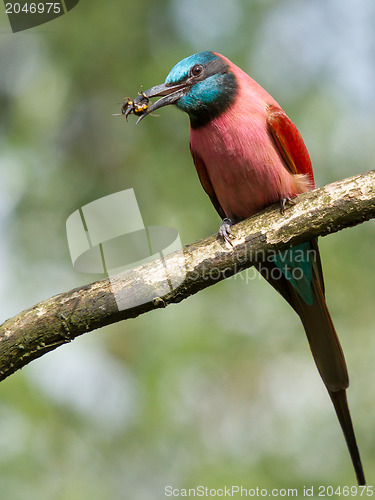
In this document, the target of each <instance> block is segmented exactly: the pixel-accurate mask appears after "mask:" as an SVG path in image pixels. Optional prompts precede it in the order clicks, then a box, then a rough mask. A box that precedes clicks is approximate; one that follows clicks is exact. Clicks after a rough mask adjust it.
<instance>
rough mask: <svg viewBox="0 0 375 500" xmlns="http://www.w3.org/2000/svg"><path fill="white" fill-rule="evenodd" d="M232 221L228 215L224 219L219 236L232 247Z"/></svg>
mask: <svg viewBox="0 0 375 500" xmlns="http://www.w3.org/2000/svg"><path fill="white" fill-rule="evenodd" d="M231 225H232V221H231V220H230V219H228V218H227V217H226V218H225V219H223V221H222V223H221V225H220V228H219V236H221V237H222V238H223V239H224V240H225V241H226V242H227V243H228V244H229V245H230V246H231V247H232V246H233V243H232V242H231V240H230V237H232V238H234V237H235V236H234V234H233V232H232V229H231Z"/></svg>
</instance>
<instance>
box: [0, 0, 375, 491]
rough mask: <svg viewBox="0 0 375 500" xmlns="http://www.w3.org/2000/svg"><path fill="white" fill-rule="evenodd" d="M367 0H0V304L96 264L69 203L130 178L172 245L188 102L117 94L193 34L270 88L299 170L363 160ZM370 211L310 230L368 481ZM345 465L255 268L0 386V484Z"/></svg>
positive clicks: (198, 200)
mask: <svg viewBox="0 0 375 500" xmlns="http://www.w3.org/2000/svg"><path fill="white" fill-rule="evenodd" d="M374 25H375V4H373V2H372V1H371V0H349V1H347V2H340V1H338V0H317V1H315V2H311V0H299V1H297V0H283V1H281V0H279V1H277V0H199V1H198V0H159V1H152V0H137V1H129V0H125V1H122V2H120V1H112V2H99V1H98V0H91V1H90V2H86V1H84V0H81V1H80V2H79V4H78V6H77V7H75V8H74V9H73V10H72V11H70V12H69V13H68V14H66V15H64V16H62V17H60V18H59V19H56V20H54V21H52V22H50V23H48V24H45V25H42V26H40V27H37V28H33V29H30V30H28V31H24V32H20V33H17V34H13V33H11V30H10V27H9V23H8V21H7V18H6V16H5V14H4V11H3V10H2V11H1V13H0V117H1V119H0V176H1V177H0V229H1V235H2V237H1V243H0V257H1V262H2V266H1V268H2V273H1V274H2V279H1V284H0V294H1V300H0V321H3V320H5V319H6V318H8V317H10V316H12V315H14V314H16V313H17V312H19V311H20V310H22V309H24V308H27V307H30V306H32V305H33V304H35V303H36V302H38V301H40V300H42V299H45V298H47V297H49V296H51V295H53V294H56V293H59V292H62V291H66V290H69V289H71V288H74V287H76V286H80V285H84V284H86V283H89V282H91V281H93V280H95V279H98V278H99V276H96V275H87V274H83V273H79V272H77V271H75V270H74V269H73V267H72V264H71V260H70V255H69V250H68V245H67V240H66V233H65V222H66V219H67V218H68V216H69V215H70V214H71V213H72V212H74V211H75V210H77V209H78V208H79V207H81V206H83V205H85V204H86V203H89V202H91V201H94V200H96V199H98V198H101V197H103V196H106V195H109V194H112V193H114V192H117V191H119V190H123V189H128V188H134V190H135V193H136V196H137V199H138V202H139V205H140V208H141V211H142V216H143V220H144V222H145V224H146V225H164V226H171V227H174V228H176V229H177V230H178V231H179V233H180V236H181V239H182V242H183V244H187V243H190V242H193V241H195V240H197V239H200V238H202V237H205V236H207V235H210V234H213V233H214V232H215V231H216V230H217V228H218V225H219V222H220V221H219V219H218V217H217V215H216V213H215V211H214V209H213V208H212V207H211V204H210V202H209V199H208V197H207V196H206V195H205V193H204V192H203V190H202V188H201V186H200V184H199V181H198V178H197V175H196V172H195V169H194V166H193V163H192V160H191V158H190V154H189V147H188V125H189V124H188V118H187V117H186V116H185V115H184V114H183V113H181V112H179V111H177V110H175V109H172V108H171V109H167V108H166V109H163V110H162V111H161V112H160V117H159V118H151V117H150V118H148V119H146V120H144V121H143V122H142V124H141V125H139V126H137V127H136V126H135V120H134V119H133V117H130V119H129V123H126V121H125V120H124V119H123V118H122V117H121V118H119V117H113V116H112V113H117V112H118V111H119V107H120V105H119V104H118V103H119V102H120V101H121V100H122V99H123V98H124V97H126V96H128V95H130V96H135V95H136V94H137V92H138V90H139V89H140V85H141V84H142V85H143V88H149V87H150V86H153V85H155V84H158V83H161V82H162V81H164V78H165V76H166V74H167V73H168V72H169V70H170V68H171V67H172V66H173V65H174V64H175V63H176V62H178V61H179V60H180V59H182V58H183V57H186V56H188V55H190V54H191V53H194V52H197V51H200V50H207V49H208V50H217V51H219V52H222V53H223V54H225V55H226V56H227V57H229V58H230V59H232V60H233V61H234V62H235V63H236V64H238V65H239V66H241V67H242V68H243V69H244V70H245V71H247V72H248V73H249V74H250V75H251V76H253V77H254V78H255V79H256V80H257V81H258V82H259V83H260V84H261V85H262V86H264V87H265V88H266V89H267V90H268V91H269V92H270V93H271V94H272V95H273V96H274V97H275V98H276V100H277V101H278V102H279V103H280V104H281V105H282V106H283V108H284V109H285V110H286V112H287V113H288V114H289V116H290V117H291V118H292V119H293V121H294V122H295V123H296V124H297V126H298V128H299V129H300V131H301V133H302V135H303V137H304V139H305V142H306V144H307V146H308V149H309V151H310V153H311V157H312V161H313V164H314V168H315V176H316V183H317V185H323V184H326V183H329V182H333V181H335V180H337V179H341V178H344V177H347V176H350V175H354V174H358V173H362V172H365V171H367V170H370V169H372V168H374V155H375V141H374V133H375V119H374V116H375V114H374V111H375V52H374V47H375V32H374V29H373V26H374ZM374 229H375V226H374V223H373V222H368V223H366V224H363V225H361V226H359V227H356V228H353V229H348V230H345V231H342V232H340V233H338V234H334V235H331V236H329V237H327V238H324V239H322V240H321V242H320V247H321V254H322V260H323V268H324V272H325V279H326V289H327V301H328V304H329V307H330V310H331V313H332V316H333V319H334V322H335V325H336V328H337V331H338V333H339V335H340V338H341V341H342V345H343V348H344V351H345V353H346V359H347V362H348V366H349V371H350V376H351V386H350V390H349V393H348V397H349V402H350V406H351V410H352V416H353V419H354V424H355V428H356V433H357V439H358V442H359V446H360V449H361V453H362V460H363V464H364V467H365V471H366V473H367V479H368V482H369V484H373V483H375V423H374V415H375V367H374V358H375V336H374V332H375V310H374V298H375V271H374V252H373V249H374V243H375V237H374ZM343 484H355V476H354V473H353V471H352V466H351V463H350V460H349V456H348V453H347V450H346V446H345V442H344V439H343V437H342V434H341V430H340V428H339V424H338V422H337V420H336V417H335V414H334V410H333V408H332V406H331V403H330V400H329V398H328V396H327V394H326V391H325V389H324V387H323V385H322V383H321V381H320V378H319V376H318V374H317V371H316V368H315V366H314V363H313V361H312V358H311V354H310V352H309V349H308V346H307V342H306V339H305V336H304V332H303V329H302V326H301V324H300V322H299V320H298V318H297V317H296V315H295V314H294V313H293V311H292V310H291V309H290V308H289V307H288V306H287V304H285V303H284V302H283V300H282V299H281V298H280V297H279V296H278V295H277V294H276V293H275V292H274V291H273V290H272V289H271V287H269V286H268V285H267V284H266V283H265V282H263V281H262V280H261V279H258V278H257V277H255V275H254V273H253V272H251V271H249V272H248V273H242V274H241V275H238V276H236V277H234V278H232V279H230V280H227V281H225V282H222V283H220V284H218V285H216V286H214V287H211V288H209V289H207V290H205V291H202V292H200V293H199V294H197V295H196V296H194V297H191V298H189V299H188V300H186V301H184V302H182V303H180V304H178V305H173V306H170V307H168V308H167V309H165V310H159V311H155V312H152V313H149V314H146V315H144V316H142V317H139V318H137V319H134V320H130V321H126V322H124V323H119V324H116V325H112V326H109V327H106V328H104V329H102V330H100V331H97V332H93V333H90V334H87V335H84V336H83V337H81V338H79V339H77V340H75V341H74V342H73V343H72V344H70V345H67V346H64V347H62V348H59V349H58V350H57V351H55V352H52V353H50V354H47V355H46V356H44V357H43V358H41V359H39V360H36V361H34V362H33V363H32V364H30V365H29V366H27V367H26V368H24V369H23V370H22V372H18V373H16V374H15V375H13V376H11V377H10V378H9V379H7V380H5V381H4V382H2V383H1V384H0V491H1V493H0V497H1V498H4V499H15V500H24V499H25V500H26V499H27V500H34V499H35V500H36V499H38V500H40V499H42V500H44V499H48V500H49V499H53V500H55V499H56V500H86V499H90V500H101V499H114V500H117V499H118V500H123V499H124V500H125V499H139V500H148V499H150V500H151V499H152V500H153V499H159V498H165V494H164V488H165V486H167V485H171V486H173V487H174V488H194V487H197V486H198V485H204V486H207V487H210V488H220V487H223V486H224V485H227V486H231V485H242V486H243V487H246V488H255V487H257V486H258V487H263V488H268V489H269V490H271V489H272V488H298V491H299V493H300V496H302V490H303V486H308V487H309V486H314V487H315V492H316V495H317V493H318V490H317V488H318V486H319V485H333V486H338V485H343Z"/></svg>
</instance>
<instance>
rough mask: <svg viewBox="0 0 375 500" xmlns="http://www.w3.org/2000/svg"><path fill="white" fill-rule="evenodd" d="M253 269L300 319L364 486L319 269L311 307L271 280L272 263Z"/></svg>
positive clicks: (287, 286)
mask: <svg viewBox="0 0 375 500" xmlns="http://www.w3.org/2000/svg"><path fill="white" fill-rule="evenodd" d="M316 248H317V246H316ZM256 267H257V268H258V271H259V272H260V273H261V274H262V275H263V277H264V278H266V279H267V281H268V282H269V283H270V284H271V285H272V286H273V287H274V288H275V289H276V290H277V291H278V292H279V293H281V295H282V296H283V297H284V298H285V299H286V300H287V301H288V302H289V304H290V305H291V306H292V307H293V309H294V310H295V311H296V312H297V314H298V315H299V316H300V318H301V321H302V324H303V326H304V328H305V332H306V336H307V339H308V341H309V345H310V349H311V352H312V355H313V357H314V360H315V363H316V365H317V368H318V370H319V373H320V375H321V377H322V379H323V382H324V384H325V386H326V387H327V390H328V393H329V395H330V397H331V400H332V403H333V405H334V408H335V411H336V414H337V418H338V420H339V422H340V425H341V428H342V431H343V433H344V437H345V440H346V443H347V446H348V450H349V453H350V457H351V459H352V463H353V467H354V470H355V473H356V476H357V480H358V484H360V485H364V484H365V477H364V473H363V468H362V463H361V459H360V455H359V450H358V446H357V442H356V438H355V434H354V429H353V424H352V420H351V417H350V411H349V406H348V402H347V398H346V389H347V387H348V386H349V377H348V372H347V368H346V363H345V358H344V354H343V352H342V349H341V345H340V341H339V339H338V337H337V334H336V331H335V328H334V326H333V323H332V319H331V316H330V314H329V311H328V308H327V304H326V301H325V298H324V293H323V291H322V286H323V283H322V284H321V282H320V280H321V279H322V277H321V276H322V275H321V270H320V269H316V268H314V269H313V272H312V278H311V286H312V289H313V296H314V300H313V303H312V304H311V305H308V304H306V302H305V301H304V300H303V299H302V298H301V296H300V295H299V294H298V292H297V291H296V289H295V287H294V286H293V285H292V284H291V282H290V281H289V280H288V279H286V278H285V276H281V277H280V276H279V277H278V278H277V279H273V278H272V276H274V273H272V270H273V269H274V268H275V264H273V263H272V262H267V263H264V262H263V263H261V264H258V265H257V266H256ZM275 275H277V273H276V274H275Z"/></svg>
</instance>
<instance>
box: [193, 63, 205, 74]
mask: <svg viewBox="0 0 375 500" xmlns="http://www.w3.org/2000/svg"><path fill="white" fill-rule="evenodd" d="M202 71H203V66H202V65H201V64H196V65H195V66H193V67H192V68H191V74H192V76H199V75H200V74H201V73H202Z"/></svg>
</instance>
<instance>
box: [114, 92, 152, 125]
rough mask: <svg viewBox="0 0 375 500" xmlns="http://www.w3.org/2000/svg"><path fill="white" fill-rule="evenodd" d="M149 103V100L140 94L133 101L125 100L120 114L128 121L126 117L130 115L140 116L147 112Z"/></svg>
mask: <svg viewBox="0 0 375 500" xmlns="http://www.w3.org/2000/svg"><path fill="white" fill-rule="evenodd" d="M149 101H150V99H149V98H148V97H146V96H145V95H144V93H143V92H140V93H139V94H138V95H137V97H136V98H135V99H134V100H132V99H130V97H128V98H127V100H126V101H125V102H123V103H122V106H121V114H122V115H125V118H126V119H128V116H129V115H131V114H132V113H133V114H134V115H137V116H141V115H143V113H144V112H145V111H147V108H148V103H149Z"/></svg>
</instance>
